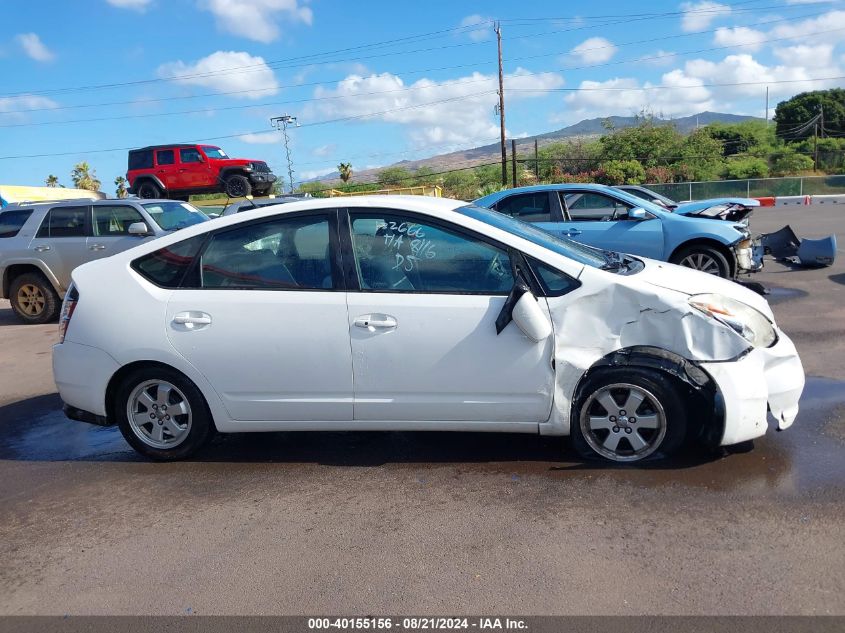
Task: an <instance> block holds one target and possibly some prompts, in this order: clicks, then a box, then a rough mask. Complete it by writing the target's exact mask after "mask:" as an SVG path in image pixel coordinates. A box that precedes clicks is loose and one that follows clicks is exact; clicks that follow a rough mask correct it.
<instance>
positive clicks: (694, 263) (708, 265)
mask: <svg viewBox="0 0 845 633" xmlns="http://www.w3.org/2000/svg"><path fill="white" fill-rule="evenodd" d="M681 266H686V267H687V268H694V269H695V270H700V271H701V272H704V273H708V274H710V275H718V274H719V273H720V272H721V269H720V268H719V262H717V261H716V260H715V259H713V258H712V257H711V256H710V255H708V254H707V253H690V254H689V255H687V256H686V257H684V258H683V259H682V260H681Z"/></svg>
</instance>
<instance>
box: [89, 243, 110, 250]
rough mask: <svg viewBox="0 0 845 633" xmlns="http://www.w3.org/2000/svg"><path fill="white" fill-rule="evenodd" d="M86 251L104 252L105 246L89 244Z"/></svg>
mask: <svg viewBox="0 0 845 633" xmlns="http://www.w3.org/2000/svg"><path fill="white" fill-rule="evenodd" d="M88 250H91V251H104V250H106V245H105V244H91V246H89V247H88Z"/></svg>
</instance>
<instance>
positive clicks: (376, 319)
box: [353, 314, 398, 332]
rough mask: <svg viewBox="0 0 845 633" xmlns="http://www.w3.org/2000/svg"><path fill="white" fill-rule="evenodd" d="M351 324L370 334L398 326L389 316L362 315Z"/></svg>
mask: <svg viewBox="0 0 845 633" xmlns="http://www.w3.org/2000/svg"><path fill="white" fill-rule="evenodd" d="M353 323H354V324H355V327H360V328H364V329H365V330H369V331H370V332H375V331H376V330H392V329H393V328H395V327H396V326H397V325H398V323H397V321H396V318H395V317H392V316H390V315H389V314H362V315H361V316H359V317H358V318H357V319H355V320H354V321H353Z"/></svg>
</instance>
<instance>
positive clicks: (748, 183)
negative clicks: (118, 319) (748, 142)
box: [645, 175, 845, 200]
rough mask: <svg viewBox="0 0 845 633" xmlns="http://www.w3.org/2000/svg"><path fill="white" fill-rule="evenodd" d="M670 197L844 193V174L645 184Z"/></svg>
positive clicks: (747, 196) (833, 194) (796, 196)
mask: <svg viewBox="0 0 845 633" xmlns="http://www.w3.org/2000/svg"><path fill="white" fill-rule="evenodd" d="M645 186H646V187H648V188H649V189H653V190H654V191H656V192H658V193H662V194H663V195H664V196H668V197H669V198H672V199H673V200H705V199H707V198H726V197H733V198H772V197H774V198H793V197H794V198H802V199H803V197H804V196H831V195H832V196H843V195H845V175H835V176H789V177H784V178H749V179H746V180H712V181H695V182H673V183H655V184H646V185H645Z"/></svg>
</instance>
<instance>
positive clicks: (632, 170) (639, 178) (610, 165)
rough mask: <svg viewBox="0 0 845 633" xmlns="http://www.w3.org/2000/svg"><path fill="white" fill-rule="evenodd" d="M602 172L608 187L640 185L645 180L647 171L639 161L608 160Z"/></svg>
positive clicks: (603, 180) (603, 164)
mask: <svg viewBox="0 0 845 633" xmlns="http://www.w3.org/2000/svg"><path fill="white" fill-rule="evenodd" d="M602 170H603V171H604V178H603V179H602V182H603V183H604V184H607V185H638V184H640V183H642V182H643V181H644V180H645V169H644V168H643V166H642V164H641V163H640V162H639V161H637V160H608V161H605V162H604V163H602Z"/></svg>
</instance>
